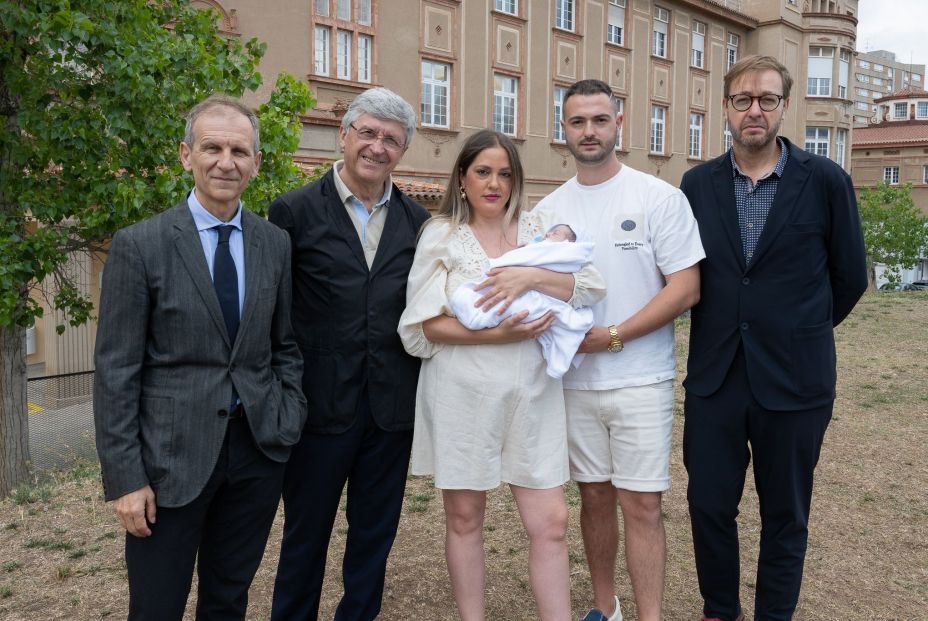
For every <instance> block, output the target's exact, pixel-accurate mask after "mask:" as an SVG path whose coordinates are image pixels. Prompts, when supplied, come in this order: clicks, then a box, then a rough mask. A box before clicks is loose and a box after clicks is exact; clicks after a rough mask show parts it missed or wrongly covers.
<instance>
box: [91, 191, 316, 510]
mask: <svg viewBox="0 0 928 621" xmlns="http://www.w3.org/2000/svg"><path fill="white" fill-rule="evenodd" d="M242 231H243V236H244V248H245V279H246V281H245V300H244V306H243V309H242V317H241V323H240V325H239V330H238V336H237V337H236V341H235V343H229V339H228V335H227V334H226V328H225V323H224V322H223V318H222V311H221V309H220V307H219V301H218V299H217V297H216V293H215V290H214V289H213V283H212V280H211V278H210V275H209V268H208V266H207V263H206V259H205V257H204V256H203V247H202V245H201V243H200V238H199V234H198V233H197V230H196V226H195V225H194V221H193V216H192V215H191V214H190V209H189V207H188V206H187V203H186V201H184V202H182V203H181V204H179V205H177V206H176V207H174V208H173V209H169V210H167V211H165V212H163V213H161V214H158V215H157V216H154V217H152V218H149V219H147V220H144V221H142V222H138V223H136V224H134V225H132V226H129V227H127V228H125V229H123V230H121V231H119V232H118V233H116V235H115V236H114V237H113V242H112V246H111V248H110V252H109V257H108V258H107V262H106V269H105V270H104V272H103V285H102V294H101V298H100V317H99V325H98V328H97V341H96V352H95V363H96V376H95V380H94V420H95V424H96V442H97V452H98V453H99V455H100V463H101V465H102V468H103V486H104V491H105V496H106V499H107V500H112V499H115V498H118V497H120V496H123V495H125V494H127V493H129V492H132V491H134V490H137V489H140V488H142V487H144V486H145V485H151V486H152V489H153V490H154V491H155V499H156V502H157V504H158V505H159V506H164V507H179V506H183V505H185V504H187V503H189V502H190V501H192V500H193V499H194V498H196V497H197V495H199V493H200V492H201V491H202V490H203V487H204V486H205V485H206V482H207V480H208V479H209V476H210V474H211V473H212V471H213V468H214V466H215V465H216V460H217V458H218V456H219V451H220V449H221V448H222V443H223V438H224V437H225V433H226V426H227V425H228V422H229V418H228V415H227V414H228V409H229V400H230V398H231V394H232V386H233V385H234V386H235V389H236V390H237V391H238V395H239V398H240V399H241V402H242V405H243V406H244V409H245V413H246V417H247V421H248V425H249V427H250V428H251V432H252V435H253V436H254V439H255V441H256V443H257V445H258V447H259V448H260V449H261V451H262V452H263V453H264V454H265V455H266V456H267V457H268V458H270V459H272V460H274V461H278V462H283V461H286V460H287V458H288V457H289V455H290V446H291V445H293V444H294V443H295V442H296V441H297V440H298V439H299V437H300V431H301V429H302V427H303V423H304V421H305V418H306V400H305V398H304V397H303V393H302V391H301V389H300V378H301V376H302V370H303V361H302V358H301V357H300V353H299V350H298V349H297V346H296V342H295V340H294V338H293V333H292V328H291V326H290V305H291V294H290V289H291V283H290V240H289V238H288V237H287V235H286V233H284V232H283V231H281V230H280V229H278V228H277V227H275V226H274V225H272V224H270V223H268V222H267V221H265V220H264V219H262V218H260V217H258V216H256V215H254V214H252V213H250V212H248V211H244V210H243V213H242Z"/></svg>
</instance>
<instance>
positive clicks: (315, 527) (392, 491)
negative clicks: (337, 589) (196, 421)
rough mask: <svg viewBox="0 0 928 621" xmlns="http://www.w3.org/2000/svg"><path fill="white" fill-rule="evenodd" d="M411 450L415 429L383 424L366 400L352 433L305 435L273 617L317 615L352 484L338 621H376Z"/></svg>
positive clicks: (292, 476) (294, 461)
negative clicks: (332, 541) (341, 506)
mask: <svg viewBox="0 0 928 621" xmlns="http://www.w3.org/2000/svg"><path fill="white" fill-rule="evenodd" d="M411 447H412V431H397V432H390V431H384V430H383V429H381V428H380V427H378V426H377V424H376V423H375V422H374V419H373V417H372V416H371V412H370V407H369V406H368V405H367V399H366V398H363V397H362V398H361V404H359V407H358V416H357V419H356V421H355V423H354V425H353V426H352V427H351V428H350V429H349V430H348V431H345V432H344V433H338V434H318V433H310V432H306V431H304V432H303V437H302V438H301V439H300V442H299V443H298V444H297V445H296V446H295V447H294V451H293V454H292V455H291V457H290V462H289V463H288V465H287V473H286V476H285V478H284V491H283V497H284V535H283V541H282V543H281V549H280V564H279V565H278V567H277V580H276V582H275V584H274V602H273V607H272V610H271V619H273V620H275V621H304V620H315V619H316V618H317V616H318V614H319V598H320V596H321V594H322V581H323V578H324V576H325V563H326V555H327V551H328V548H329V538H330V536H331V534H332V525H333V523H334V521H335V515H336V513H337V512H338V503H339V500H340V499H341V495H342V489H343V488H344V486H345V482H346V481H347V482H348V503H347V519H348V536H347V541H346V543H345V556H344V559H343V561H342V580H343V583H344V595H343V596H342V599H341V602H340V603H339V605H338V609H337V610H336V611H335V619H336V621H370V620H371V619H374V618H375V617H376V616H377V614H378V613H379V612H380V604H381V599H382V597H383V584H384V578H385V576H386V568H387V556H388V555H389V554H390V548H391V547H392V546H393V540H394V539H395V538H396V529H397V526H398V525H399V519H400V510H401V509H402V506H403V492H404V490H405V488H406V472H407V469H408V466H409V452H410V449H411Z"/></svg>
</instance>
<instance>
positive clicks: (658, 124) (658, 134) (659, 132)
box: [648, 103, 669, 155]
mask: <svg viewBox="0 0 928 621" xmlns="http://www.w3.org/2000/svg"><path fill="white" fill-rule="evenodd" d="M658 111H660V112H661V114H660V115H657V114H656V113H657V112H658ZM668 112H669V110H668V108H667V106H662V105H659V104H653V103H652V104H651V116H650V125H649V127H650V129H649V131H648V155H667V115H668ZM658 143H660V144H658ZM655 147H660V148H659V149H656V148H655Z"/></svg>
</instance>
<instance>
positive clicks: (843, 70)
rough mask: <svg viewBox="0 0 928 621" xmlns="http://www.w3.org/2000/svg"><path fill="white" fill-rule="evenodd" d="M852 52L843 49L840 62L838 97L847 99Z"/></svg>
mask: <svg viewBox="0 0 928 621" xmlns="http://www.w3.org/2000/svg"><path fill="white" fill-rule="evenodd" d="M850 67H851V54H850V52H848V51H847V50H841V60H840V61H839V62H838V97H840V98H841V99H847V78H848V75H850V71H851V69H850Z"/></svg>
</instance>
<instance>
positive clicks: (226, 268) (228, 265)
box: [213, 225, 239, 345]
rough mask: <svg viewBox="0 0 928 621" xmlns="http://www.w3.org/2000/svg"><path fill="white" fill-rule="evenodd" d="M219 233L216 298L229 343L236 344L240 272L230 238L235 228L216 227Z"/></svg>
mask: <svg viewBox="0 0 928 621" xmlns="http://www.w3.org/2000/svg"><path fill="white" fill-rule="evenodd" d="M214 228H215V229H216V231H218V232H219V244H218V245H217V246H216V254H215V255H213V287H215V289H216V297H217V298H219V308H221V309H222V317H223V319H225V322H226V333H227V334H228V335H229V343H231V344H232V345H234V344H235V335H236V334H238V321H239V316H238V272H237V271H236V270H235V262H234V261H233V260H232V252H230V250H229V236H230V235H231V234H232V230H233V229H234V228H235V227H234V226H231V225H220V226H217V227H214Z"/></svg>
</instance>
